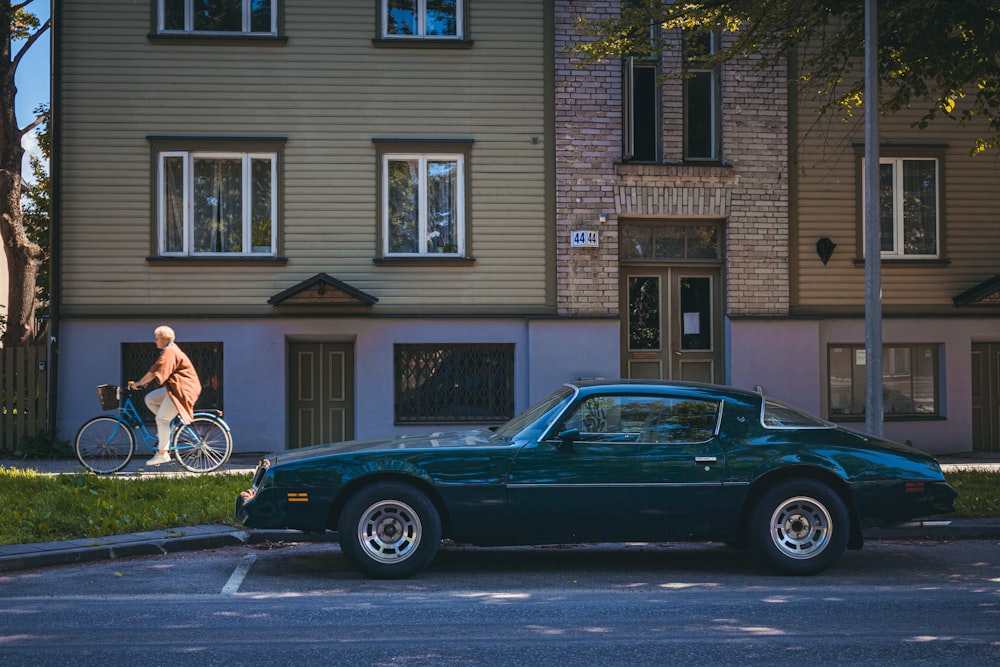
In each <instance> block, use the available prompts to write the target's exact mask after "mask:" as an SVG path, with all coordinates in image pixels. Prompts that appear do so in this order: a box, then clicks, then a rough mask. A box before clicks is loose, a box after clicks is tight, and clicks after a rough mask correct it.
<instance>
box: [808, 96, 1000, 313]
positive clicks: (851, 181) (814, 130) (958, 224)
mask: <svg viewBox="0 0 1000 667" xmlns="http://www.w3.org/2000/svg"><path fill="white" fill-rule="evenodd" d="M915 118H916V115H915V114H912V113H910V114H899V115H897V116H894V117H890V118H882V119H881V120H880V136H881V141H882V144H883V145H889V144H898V145H905V146H918V145H927V146H940V145H944V144H946V145H947V146H948V148H947V150H946V152H945V156H944V160H943V166H942V172H941V175H942V178H941V194H942V199H943V203H942V206H941V209H940V212H941V220H942V223H941V233H940V236H939V249H940V250H941V251H942V259H944V260H947V263H937V264H927V263H919V262H913V263H905V262H901V261H896V262H883V264H882V299H883V306H884V307H885V309H886V310H887V312H891V311H892V310H893V309H896V310H900V311H909V312H914V311H920V310H927V311H941V312H951V311H953V310H954V306H953V302H952V298H953V297H954V296H956V295H957V294H960V293H961V292H963V291H965V290H967V289H969V288H970V287H973V286H974V285H977V284H979V283H980V282H982V281H984V280H987V279H988V278H991V277H993V276H995V275H997V274H998V273H1000V265H998V264H997V259H996V257H997V254H996V248H997V247H1000V207H997V205H996V203H995V197H994V196H993V193H995V192H997V190H998V188H1000V167H998V166H997V162H996V156H995V154H994V153H987V154H985V155H980V156H977V157H970V155H969V151H970V149H971V148H972V146H973V142H974V139H975V138H976V137H977V136H978V135H979V133H978V132H977V130H976V128H961V127H959V126H958V124H957V123H955V122H952V121H950V120H948V119H942V120H939V121H936V123H934V124H932V125H931V126H930V127H929V128H927V129H925V130H918V129H913V128H911V127H910V125H911V123H912V121H913V120H914V119H915ZM815 122H816V120H815V114H814V113H813V112H812V110H811V109H810V108H809V107H808V105H806V104H803V105H802V109H801V112H800V114H799V118H798V123H799V127H800V128H811V131H810V132H808V133H806V134H805V135H804V136H803V135H802V134H801V133H800V136H799V141H800V145H799V148H798V155H799V157H798V164H797V169H796V176H797V179H798V187H797V195H798V197H797V213H796V216H795V219H793V220H792V221H791V222H792V224H793V225H795V226H796V232H797V242H796V244H795V247H794V248H793V252H795V253H796V259H797V262H796V267H797V269H796V272H795V276H794V277H793V280H794V282H795V289H794V290H793V294H794V297H793V298H794V300H793V304H792V305H793V307H796V306H798V307H802V308H807V309H812V310H822V309H826V308H845V309H850V310H854V311H859V310H860V309H863V307H864V299H865V296H864V289H865V282H864V280H865V276H864V273H865V272H864V264H863V261H855V260H863V254H862V248H861V247H860V244H861V239H862V235H861V231H860V226H861V219H860V217H859V215H860V210H861V202H860V200H859V197H860V192H861V183H860V180H859V179H860V172H859V165H860V161H859V160H860V158H859V153H858V152H856V150H855V148H854V147H853V146H852V144H863V142H864V124H863V119H862V118H860V117H859V118H858V119H857V120H856V122H854V121H852V122H851V123H849V124H846V125H845V124H843V123H841V121H840V120H836V119H829V120H824V121H821V122H820V123H818V124H815ZM984 131H985V129H984ZM859 150H860V149H859ZM793 168H794V167H793ZM822 237H828V238H830V239H832V240H833V241H834V242H835V243H836V244H837V248H836V250H835V251H834V253H833V257H832V258H831V259H830V261H829V263H828V264H827V265H826V266H824V265H823V263H822V262H821V261H820V259H819V257H818V255H817V253H816V241H817V240H818V239H820V238H822Z"/></svg>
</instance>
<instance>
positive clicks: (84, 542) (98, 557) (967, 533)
mask: <svg viewBox="0 0 1000 667" xmlns="http://www.w3.org/2000/svg"><path fill="white" fill-rule="evenodd" d="M863 535H864V538H865V541H866V542H869V541H891V540H919V539H927V540H953V539H1000V518H996V519H980V520H958V521H953V522H952V523H951V524H949V525H940V524H937V525H935V524H933V523H929V524H925V525H913V526H903V527H895V528H870V529H867V530H865V531H864V532H863ZM336 541H337V534H336V533H334V532H326V533H321V534H310V533H302V532H299V531H297V530H240V529H236V528H233V527H232V526H221V525H216V526H190V527H187V528H174V529H171V530H154V531H148V532H142V533H130V534H128V535H113V536H110V537H100V538H85V539H79V540H65V541H62V542H42V543H38V544H15V545H9V546H0V572H14V571H18V570H33V569H37V568H42V567H52V566H56V565H73V564H77V563H88V562H96V561H103V560H115V559H118V558H133V557H136V556H163V555H167V554H171V553H179V552H182V551H202V550H208V549H221V548H223V547H231V546H239V545H259V544H279V543H281V542H336Z"/></svg>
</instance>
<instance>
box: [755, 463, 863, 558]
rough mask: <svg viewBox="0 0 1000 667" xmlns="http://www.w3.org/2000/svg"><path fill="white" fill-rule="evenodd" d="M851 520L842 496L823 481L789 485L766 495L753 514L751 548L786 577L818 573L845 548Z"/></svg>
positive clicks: (802, 481)
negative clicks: (788, 575) (786, 575)
mask: <svg viewBox="0 0 1000 667" xmlns="http://www.w3.org/2000/svg"><path fill="white" fill-rule="evenodd" d="M849 524H850V518H849V517H848V513H847V507H846V506H845V505H844V501H843V500H842V499H841V498H840V496H839V495H838V494H837V493H836V492H835V491H834V490H833V489H831V488H830V487H828V486H827V485H825V484H823V483H822V482H819V481H816V480H812V479H797V480H789V481H786V482H782V483H781V484H778V485H777V486H775V487H774V488H772V489H770V490H769V491H767V492H766V493H765V494H764V495H763V496H762V497H761V498H760V500H759V501H758V502H757V505H756V506H755V507H754V510H753V512H752V513H751V515H750V525H749V526H748V529H747V534H748V536H749V538H750V545H751V547H752V548H753V550H754V551H755V552H756V553H757V555H758V556H760V558H761V559H762V560H763V561H764V563H765V564H767V565H768V566H770V567H771V568H773V569H775V570H777V571H778V572H781V573H783V574H799V575H807V574H817V573H819V572H822V571H823V570H826V569H827V568H829V567H830V566H831V565H833V564H834V563H835V562H836V561H837V559H839V558H840V556H841V555H842V554H843V553H844V549H846V548H847V538H848V534H849V533H850V525H849Z"/></svg>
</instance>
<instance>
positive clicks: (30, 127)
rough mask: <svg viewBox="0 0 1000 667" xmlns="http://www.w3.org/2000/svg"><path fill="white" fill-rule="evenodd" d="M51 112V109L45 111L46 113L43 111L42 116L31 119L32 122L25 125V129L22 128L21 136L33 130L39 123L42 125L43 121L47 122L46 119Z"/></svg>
mask: <svg viewBox="0 0 1000 667" xmlns="http://www.w3.org/2000/svg"><path fill="white" fill-rule="evenodd" d="M49 113H51V112H49V111H46V112H45V113H43V114H42V115H40V116H38V117H37V118H35V120H33V121H31V123H30V124H28V125H27V126H25V127H24V128H23V129H21V130H20V133H21V134H20V136H21V137H23V136H24V135H26V134H27V133H28V132H31V131H32V130H33V129H35V128H36V127H38V126H39V125H41V124H42V123H44V122H45V121H46V120H47V119H48V117H49Z"/></svg>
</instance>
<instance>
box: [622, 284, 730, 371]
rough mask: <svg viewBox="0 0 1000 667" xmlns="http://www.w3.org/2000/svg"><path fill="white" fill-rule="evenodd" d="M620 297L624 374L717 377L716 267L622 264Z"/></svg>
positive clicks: (718, 315)
mask: <svg viewBox="0 0 1000 667" xmlns="http://www.w3.org/2000/svg"><path fill="white" fill-rule="evenodd" d="M621 299H622V301H621V303H622V314H623V315H624V317H622V351H623V356H624V358H623V364H622V374H623V376H624V377H628V378H635V379H644V380H690V381H693V382H721V381H722V370H723V369H722V326H721V319H722V317H721V315H722V310H721V303H722V299H721V288H720V280H719V271H718V269H714V268H698V267H664V266H653V265H646V266H631V265H626V266H623V267H622V295H621Z"/></svg>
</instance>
